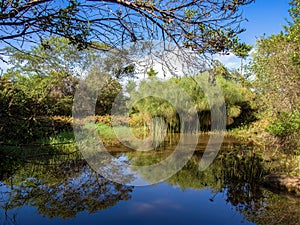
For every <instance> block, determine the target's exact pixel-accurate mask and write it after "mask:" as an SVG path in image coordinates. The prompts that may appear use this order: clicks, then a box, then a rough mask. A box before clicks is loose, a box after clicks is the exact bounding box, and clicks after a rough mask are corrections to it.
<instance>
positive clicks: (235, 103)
mask: <svg viewBox="0 0 300 225" xmlns="http://www.w3.org/2000/svg"><path fill="white" fill-rule="evenodd" d="M214 72H215V76H216V78H215V82H216V83H217V85H219V86H220V88H221V90H222V92H223V95H224V98H225V103H226V107H227V116H228V118H227V120H228V124H232V123H233V122H234V119H235V118H238V117H239V116H240V115H242V112H243V111H249V110H251V107H250V101H251V100H252V98H253V93H252V92H251V91H249V90H248V89H247V88H245V87H242V86H239V85H238V84H237V83H235V82H234V81H233V80H228V79H226V78H227V77H229V74H230V73H229V72H228V71H227V70H226V73H228V76H225V77H224V74H223V73H221V72H220V73H219V74H218V75H216V72H219V71H218V70H216V71H214ZM211 76H212V75H211V74H208V73H203V74H199V75H197V76H195V77H189V76H184V77H181V78H171V79H170V80H166V81H160V80H158V79H150V80H147V81H146V80H144V81H142V82H140V84H139V86H138V88H137V89H131V90H132V91H130V96H131V97H133V99H134V97H135V96H136V95H138V93H139V92H142V93H143V92H146V93H150V92H151V91H153V89H155V87H159V86H161V85H163V86H165V87H166V88H165V89H164V90H165V93H162V92H161V91H162V90H160V93H161V96H165V95H166V94H167V96H168V98H169V99H173V101H174V102H176V101H180V99H175V98H176V96H177V94H178V93H177V92H178V90H176V89H172V88H167V87H170V86H171V83H176V85H178V86H179V87H180V88H182V89H183V90H184V92H185V93H187V94H188V95H189V96H190V97H191V99H192V101H193V103H194V107H195V109H196V111H197V112H198V116H199V118H200V120H201V122H200V124H201V129H202V130H209V127H210V109H211V107H219V106H218V105H217V104H218V96H215V97H214V98H215V104H216V105H210V104H209V103H208V100H207V96H206V94H207V93H205V92H204V90H203V89H202V87H200V85H199V84H198V83H197V82H196V80H197V81H198V82H200V83H201V84H202V85H203V87H205V88H206V89H207V90H211V91H212V90H213V89H214V85H215V84H213V83H211V81H210V80H211ZM177 110H179V111H184V112H186V113H187V115H188V112H189V110H190V109H188V108H186V107H185V105H184V104H182V105H181V106H180V109H177ZM131 116H132V117H133V118H135V120H134V121H135V123H136V124H144V126H150V121H151V118H154V117H162V118H164V120H165V122H166V123H167V124H168V126H169V129H170V130H171V131H175V132H178V131H180V129H182V127H181V126H182V124H180V121H179V116H178V111H176V109H175V108H174V106H172V105H171V104H170V103H169V102H168V101H166V100H164V99H161V98H157V97H153V96H149V97H147V98H143V99H142V100H140V101H138V102H136V103H135V105H134V106H133V109H132V115H131ZM185 119H186V120H187V121H188V118H185ZM138 120H140V122H137V121H138ZM242 120H246V118H243V119H242ZM244 122H245V121H244ZM189 123H191V124H190V125H192V124H193V123H194V122H193V121H189ZM190 125H188V124H186V126H187V127H189V126H190Z"/></svg>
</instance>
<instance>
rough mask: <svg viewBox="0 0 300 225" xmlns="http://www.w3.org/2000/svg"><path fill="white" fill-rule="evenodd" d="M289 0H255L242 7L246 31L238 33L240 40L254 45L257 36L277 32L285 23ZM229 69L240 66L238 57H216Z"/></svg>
mask: <svg viewBox="0 0 300 225" xmlns="http://www.w3.org/2000/svg"><path fill="white" fill-rule="evenodd" d="M289 2H290V0H255V2H254V3H252V4H250V5H248V6H246V7H244V8H243V15H244V17H245V18H247V19H248V22H246V21H245V22H243V23H242V27H243V28H245V29H246V31H245V32H244V33H242V34H240V36H239V37H240V40H241V41H242V42H246V43H247V44H250V45H254V44H255V41H256V40H257V38H260V37H262V36H263V35H264V34H265V35H266V37H267V36H270V35H271V34H278V33H279V32H280V31H282V30H283V25H286V24H287V22H286V19H288V20H289V19H290V17H289V13H288V10H289V8H290V7H289ZM216 58H217V59H218V60H220V61H221V62H222V63H223V64H224V65H225V66H227V67H228V68H230V69H233V68H238V67H239V66H240V59H238V58H237V57H236V56H234V55H232V54H231V55H227V56H222V57H216Z"/></svg>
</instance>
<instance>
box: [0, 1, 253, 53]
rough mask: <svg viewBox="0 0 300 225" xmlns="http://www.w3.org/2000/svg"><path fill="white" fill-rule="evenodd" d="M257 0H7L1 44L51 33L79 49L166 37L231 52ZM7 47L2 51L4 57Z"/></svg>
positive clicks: (2, 6) (1, 12)
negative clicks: (243, 10) (246, 11)
mask: <svg viewBox="0 0 300 225" xmlns="http://www.w3.org/2000/svg"><path fill="white" fill-rule="evenodd" d="M253 1H254V0H230V1H223V0H210V1H197V0H179V1H170V0H163V1H153V0H132V1H130V0H104V1H103V0H101V1H100V0H87V1H81V0H22V1H19V0H3V1H1V3H0V44H1V45H4V46H14V47H16V48H18V49H22V48H23V47H24V43H33V42H34V43H36V42H39V43H40V44H42V45H43V46H44V47H45V48H49V47H50V45H49V43H48V42H47V41H45V39H47V38H48V37H49V36H51V35H56V36H62V37H65V38H67V39H68V40H69V41H70V43H72V44H75V45H77V47H78V48H79V49H83V48H86V47H88V46H92V47H96V48H101V49H103V46H102V45H100V46H99V45H98V44H96V43H105V44H107V45H108V46H112V47H119V46H122V45H126V44H128V43H131V42H138V41H141V40H153V39H154V40H164V41H170V42H172V43H175V44H176V45H178V46H186V47H192V48H193V49H194V50H197V51H199V52H201V53H203V52H211V53H215V52H226V51H227V50H229V49H231V48H232V47H233V45H234V44H236V43H237V42H238V39H237V34H239V33H240V32H242V31H243V29H241V28H240V22H241V21H242V20H243V18H242V16H241V8H242V7H243V6H245V5H247V4H250V3H252V2H253ZM4 53H5V51H4V52H3V51H2V52H0V55H3V54H4Z"/></svg>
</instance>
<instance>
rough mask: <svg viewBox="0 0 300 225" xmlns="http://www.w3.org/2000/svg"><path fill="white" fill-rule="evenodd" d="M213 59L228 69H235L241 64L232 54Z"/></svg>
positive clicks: (217, 56)
mask: <svg viewBox="0 0 300 225" xmlns="http://www.w3.org/2000/svg"><path fill="white" fill-rule="evenodd" d="M214 59H216V60H219V61H220V62H221V63H223V64H224V65H225V66H226V67H227V68H229V69H237V68H239V66H240V63H241V60H240V59H239V58H238V57H237V56H235V55H234V54H232V53H230V54H229V55H216V56H215V57H214Z"/></svg>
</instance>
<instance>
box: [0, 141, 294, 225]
mask: <svg viewBox="0 0 300 225" xmlns="http://www.w3.org/2000/svg"><path fill="white" fill-rule="evenodd" d="M204 144H205V143H199V146H200V147H199V146H198V151H196V152H195V154H194V155H193V157H192V158H191V159H190V160H189V162H188V163H187V164H186V165H185V166H184V167H183V169H182V170H180V171H179V172H178V173H176V174H175V175H174V176H172V177H170V178H169V179H167V180H166V181H165V182H162V183H159V184H155V185H151V186H144V187H133V186H126V185H121V184H118V183H114V182H112V181H109V180H106V179H104V178H103V177H101V176H100V175H98V174H97V173H96V172H94V171H93V170H92V169H91V168H90V167H89V165H88V164H87V163H86V162H85V160H83V159H82V157H81V155H80V154H79V152H77V153H76V152H75V153H72V154H63V155H58V154H54V155H51V154H50V155H44V154H40V155H37V156H26V157H20V158H19V159H18V160H16V158H15V157H14V160H12V159H10V158H9V157H8V156H5V157H2V158H1V169H0V179H1V182H0V224H22V225H26V224H28V225H34V224H38V225H41V224H164V225H166V224H190V225H193V224H195V225H196V224H197V225H198V224H207V225H211V224H212V225H215V224H222V225H226V224H230V225H234V224H270V225H273V224H289V225H293V224H295V225H296V224H299V221H300V220H299V219H300V217H299V215H300V205H299V199H297V198H294V197H291V196H286V195H283V194H276V193H273V192H271V191H269V190H267V189H265V188H264V187H262V185H260V181H261V178H262V177H263V176H264V174H266V173H267V171H266V170H265V166H264V164H263V162H262V159H261V158H260V156H258V155H255V154H253V153H251V151H247V149H245V147H242V146H241V145H240V144H238V145H236V144H235V143H231V140H225V143H224V145H223V149H222V151H221V152H220V153H219V154H218V157H217V158H216V159H215V161H214V163H213V164H212V165H211V166H210V167H209V168H208V169H207V170H205V171H201V170H200V169H199V161H200V160H201V157H202V151H201V148H202V147H203V145H204ZM201 146H202V147H201ZM245 150H246V151H245ZM113 154H114V156H116V157H119V158H127V159H130V160H133V159H134V160H135V161H136V162H138V163H139V164H147V163H151V162H153V161H157V160H158V159H161V158H164V157H165V156H166V155H167V154H168V150H166V149H165V150H163V149H160V150H157V151H156V152H153V153H151V154H149V153H147V154H146V153H145V154H144V155H143V154H136V153H133V152H118V151H115V152H114V153H113ZM149 155H151V157H149Z"/></svg>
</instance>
